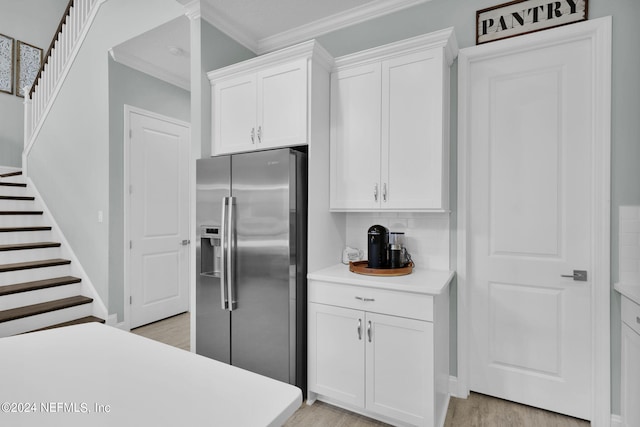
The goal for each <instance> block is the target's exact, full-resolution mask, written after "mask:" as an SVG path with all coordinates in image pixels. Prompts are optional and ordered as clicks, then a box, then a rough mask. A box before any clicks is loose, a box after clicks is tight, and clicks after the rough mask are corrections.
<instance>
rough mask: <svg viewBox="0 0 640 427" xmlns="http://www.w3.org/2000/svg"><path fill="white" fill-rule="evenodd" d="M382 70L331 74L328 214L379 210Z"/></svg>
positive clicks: (377, 67) (375, 66)
mask: <svg viewBox="0 0 640 427" xmlns="http://www.w3.org/2000/svg"><path fill="white" fill-rule="evenodd" d="M380 75H381V72H380V64H379V63H378V64H367V65H363V66H359V67H354V68H349V69H346V70H341V71H338V72H335V73H332V74H331V139H330V145H331V148H330V150H329V153H330V156H331V161H330V163H329V167H330V169H331V172H330V174H331V176H330V180H331V184H330V185H331V187H330V188H331V193H330V194H331V196H330V197H331V199H330V203H331V206H330V207H331V209H376V208H380V200H381V192H382V189H381V187H380V109H381V104H380V99H381V90H382V87H381V81H380V78H381V77H380Z"/></svg>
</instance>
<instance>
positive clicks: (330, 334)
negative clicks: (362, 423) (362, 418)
mask: <svg viewBox="0 0 640 427" xmlns="http://www.w3.org/2000/svg"><path fill="white" fill-rule="evenodd" d="M364 314H365V313H364V312H362V311H358V310H351V309H348V308H342V307H334V306H330V305H323V304H313V303H310V304H309V331H308V332H309V390H311V391H313V392H315V393H320V394H323V395H325V396H329V397H333V398H335V399H338V400H340V401H342V402H345V403H348V404H351V405H354V406H357V407H359V408H363V407H364V387H365V386H364V382H365V381H364V374H365V367H364V364H365V358H364V339H365V326H364V324H365V318H364Z"/></svg>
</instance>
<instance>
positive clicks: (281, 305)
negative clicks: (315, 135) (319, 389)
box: [231, 149, 295, 382]
mask: <svg viewBox="0 0 640 427" xmlns="http://www.w3.org/2000/svg"><path fill="white" fill-rule="evenodd" d="M290 155H291V154H290V152H289V150H288V149H283V150H272V151H261V152H255V153H246V154H241V155H234V156H232V160H231V170H232V175H231V181H232V189H231V195H232V196H233V197H234V199H235V205H234V207H233V209H234V211H235V215H234V218H235V235H236V257H235V259H236V261H235V276H236V280H235V294H236V301H237V307H236V309H235V310H233V312H232V314H231V363H232V364H233V365H235V366H238V367H241V368H244V369H247V370H250V371H253V372H257V373H259V374H262V375H266V376H269V377H271V378H275V379H278V380H280V381H284V382H290V381H292V380H293V379H290V363H293V361H292V360H291V354H290V342H289V338H290V330H291V329H290V328H291V327H292V326H291V325H290V319H291V312H290V300H291V299H295V286H294V292H293V293H291V292H290V279H293V280H294V281H295V277H293V278H291V277H290V271H291V268H290V263H291V252H290V246H289V227H290V213H291V214H293V218H295V204H293V206H291V205H290V200H291V199H290V197H291V194H290V185H289V184H290V182H289V180H290V175H289V170H290V169H289V162H290ZM292 178H293V177H292ZM294 200H295V199H294ZM256 355H259V357H256Z"/></svg>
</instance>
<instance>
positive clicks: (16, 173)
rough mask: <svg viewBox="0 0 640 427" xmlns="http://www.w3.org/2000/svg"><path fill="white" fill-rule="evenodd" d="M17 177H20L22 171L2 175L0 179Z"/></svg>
mask: <svg viewBox="0 0 640 427" xmlns="http://www.w3.org/2000/svg"><path fill="white" fill-rule="evenodd" d="M18 175H22V171H15V172H7V173H3V174H0V178H8V177H10V176H18Z"/></svg>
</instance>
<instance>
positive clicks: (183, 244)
mask: <svg viewBox="0 0 640 427" xmlns="http://www.w3.org/2000/svg"><path fill="white" fill-rule="evenodd" d="M189 243H191V240H183V241H182V242H180V244H181V245H182V246H187V245H188V244H189Z"/></svg>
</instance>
